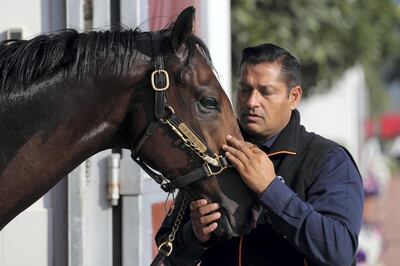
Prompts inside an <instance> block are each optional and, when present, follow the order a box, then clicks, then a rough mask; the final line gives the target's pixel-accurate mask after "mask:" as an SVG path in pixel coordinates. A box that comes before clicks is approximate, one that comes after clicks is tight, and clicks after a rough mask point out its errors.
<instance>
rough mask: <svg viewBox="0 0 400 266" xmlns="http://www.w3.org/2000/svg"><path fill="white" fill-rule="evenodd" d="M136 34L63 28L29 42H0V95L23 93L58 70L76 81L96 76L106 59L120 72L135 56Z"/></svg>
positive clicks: (130, 31) (136, 30)
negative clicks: (82, 31) (75, 78)
mask: <svg viewBox="0 0 400 266" xmlns="http://www.w3.org/2000/svg"><path fill="white" fill-rule="evenodd" d="M139 33H140V31H139V30H138V29H134V30H121V31H92V32H87V33H78V32H77V31H76V30H73V29H67V30H63V31H59V32H56V33H54V34H49V35H39V36H37V37H35V38H33V39H31V40H18V41H16V40H6V41H4V42H1V43H0V96H2V97H6V98H7V96H9V95H10V94H13V93H19V92H22V91H25V90H27V89H28V88H29V84H30V83H31V82H33V81H35V80H38V79H40V78H41V77H51V76H52V75H55V74H57V73H60V72H61V71H62V73H63V74H65V75H67V74H68V75H70V74H72V72H74V73H75V75H76V77H77V78H78V79H79V78H82V77H84V76H85V75H87V74H88V73H89V72H92V73H100V72H101V69H102V67H104V65H105V63H106V62H108V61H109V60H112V62H111V65H113V66H114V71H122V70H123V69H124V68H126V64H129V62H131V61H132V60H131V59H132V57H134V56H135V55H136V54H137V49H136V48H137V47H136V40H137V37H138V35H139ZM111 54H112V56H110V55H111ZM109 63H110V62H109ZM128 67H129V66H128Z"/></svg>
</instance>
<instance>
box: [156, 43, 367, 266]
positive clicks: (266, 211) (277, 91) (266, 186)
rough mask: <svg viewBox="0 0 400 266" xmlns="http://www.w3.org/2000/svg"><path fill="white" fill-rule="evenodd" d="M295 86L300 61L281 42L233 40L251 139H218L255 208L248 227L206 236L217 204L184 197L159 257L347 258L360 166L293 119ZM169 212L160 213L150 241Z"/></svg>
mask: <svg viewBox="0 0 400 266" xmlns="http://www.w3.org/2000/svg"><path fill="white" fill-rule="evenodd" d="M301 96H302V89H301V85H300V64H299V62H298V61H297V60H296V59H295V58H294V57H293V56H292V55H291V54H290V53H289V52H287V51H286V50H284V49H282V48H280V47H277V46H275V45H273V44H262V45H259V46H255V47H249V48H246V49H244V50H243V52H242V60H241V63H240V81H239V87H238V90H237V115H238V119H239V123H240V126H241V128H242V133H243V136H244V138H245V139H246V140H247V141H249V142H251V143H254V144H256V145H257V146H254V145H250V144H249V143H245V142H241V141H239V140H238V139H235V138H234V137H232V136H227V139H226V140H227V145H224V146H223V147H222V148H223V149H224V150H225V152H226V156H227V158H228V159H229V160H230V161H231V162H232V164H233V166H234V167H235V168H236V170H237V171H238V172H239V174H240V175H241V177H242V179H243V181H244V183H245V184H246V185H247V186H248V187H249V188H250V189H251V190H253V191H254V192H255V193H257V194H258V199H259V203H260V205H261V206H262V207H263V213H262V215H261V217H260V219H259V221H258V225H257V227H256V228H255V229H253V230H252V231H251V232H250V233H249V234H248V235H245V236H242V237H240V238H233V239H230V240H224V241H213V239H211V240H210V238H211V233H212V232H213V231H214V230H215V229H216V227H217V223H216V221H217V220H218V219H219V217H220V213H219V212H218V204H216V203H211V202H207V201H206V200H204V199H203V200H198V201H194V202H191V203H190V205H189V207H190V217H191V218H190V220H188V221H187V223H186V224H185V225H184V227H183V229H182V230H181V231H180V232H178V234H177V238H176V240H175V242H174V251H173V253H172V254H171V256H170V257H169V258H168V262H167V264H168V265H196V264H197V263H198V262H200V261H201V265H283V266H292V265H340V266H346V265H352V264H354V257H355V255H356V251H357V247H358V234H359V231H360V226H361V220H362V209H363V186H362V180H361V176H360V174H359V172H358V170H357V167H356V166H355V164H354V162H353V160H352V158H351V155H350V154H349V153H348V152H347V151H346V150H345V149H344V148H343V147H341V146H339V145H338V144H336V143H334V142H333V141H330V140H327V139H325V138H323V137H321V136H319V135H316V134H314V133H309V132H307V131H305V129H304V127H303V126H301V125H300V115H299V112H298V111H297V110H296V107H297V105H298V104H299V102H300V99H301ZM316 112H318V110H316ZM173 220H174V217H168V218H167V219H166V220H165V221H164V223H163V226H162V227H161V229H160V231H159V232H158V235H157V237H156V239H157V242H158V243H160V242H161V240H162V239H165V237H166V235H168V233H169V228H171V227H172V224H173Z"/></svg>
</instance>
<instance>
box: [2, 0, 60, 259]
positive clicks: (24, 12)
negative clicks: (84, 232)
mask: <svg viewBox="0 0 400 266" xmlns="http://www.w3.org/2000/svg"><path fill="white" fill-rule="evenodd" d="M63 3H64V1H62V0H29V1H26V0H13V1H6V0H0V11H1V15H0V41H1V40H5V39H6V36H7V34H6V32H7V31H8V30H10V29H21V30H22V38H23V39H29V38H32V37H34V36H36V35H37V34H40V33H42V32H47V31H51V30H56V29H59V28H62V27H63V20H64V21H65V15H64V14H63V12H64V7H63V6H64V4H63ZM65 197H66V187H65V181H62V182H60V184H59V185H57V186H56V187H55V188H53V189H52V190H51V191H50V192H48V193H47V194H46V195H45V196H44V197H42V198H41V199H39V200H38V201H37V202H35V203H34V204H33V205H32V206H30V207H29V208H28V209H26V210H25V211H24V212H22V213H21V214H20V215H18V216H17V217H16V218H15V219H14V220H13V221H11V222H10V223H9V224H8V225H7V226H6V227H5V228H4V229H3V230H2V231H1V232H0V265H1V266H25V265H26V266H31V265H40V266H46V265H49V266H50V265H51V266H52V265H57V266H63V265H66V239H67V231H66V217H65V213H66V201H65V199H63V198H65ZM55 243H57V245H55Z"/></svg>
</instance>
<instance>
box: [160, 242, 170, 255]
mask: <svg viewBox="0 0 400 266" xmlns="http://www.w3.org/2000/svg"><path fill="white" fill-rule="evenodd" d="M163 246H166V247H167V248H169V251H168V253H167V257H169V255H171V253H172V249H173V245H172V243H171V241H168V240H167V241H165V242H163V243H161V245H160V246H158V251H160V250H161V248H162V247H163Z"/></svg>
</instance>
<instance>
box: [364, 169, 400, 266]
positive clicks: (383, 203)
mask: <svg viewBox="0 0 400 266" xmlns="http://www.w3.org/2000/svg"><path fill="white" fill-rule="evenodd" d="M365 217H366V218H367V219H368V220H369V221H372V222H374V223H378V224H380V225H381V228H382V230H383V234H384V239H385V248H384V252H383V254H382V257H381V263H380V264H379V266H381V265H384V266H397V265H400V174H398V175H396V176H394V177H392V178H391V179H390V181H389V184H388V187H387V191H386V193H384V194H383V195H382V196H381V197H380V198H378V199H377V200H375V201H369V202H366V205H365ZM371 266H372V265H371ZM373 266H375V265H373Z"/></svg>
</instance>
